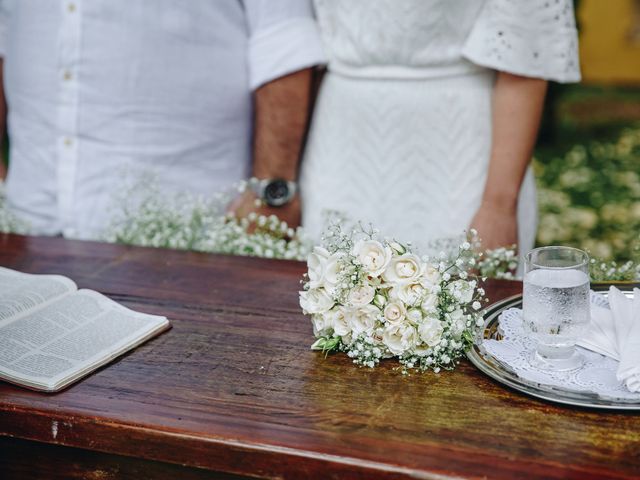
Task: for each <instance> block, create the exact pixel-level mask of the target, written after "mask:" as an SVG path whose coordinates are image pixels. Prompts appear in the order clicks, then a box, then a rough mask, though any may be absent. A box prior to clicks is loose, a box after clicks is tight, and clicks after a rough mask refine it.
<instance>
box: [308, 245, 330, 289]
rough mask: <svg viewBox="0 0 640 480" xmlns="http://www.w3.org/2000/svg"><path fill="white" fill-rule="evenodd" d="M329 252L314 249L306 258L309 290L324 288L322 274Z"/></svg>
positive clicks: (320, 248) (319, 248)
mask: <svg viewBox="0 0 640 480" xmlns="http://www.w3.org/2000/svg"><path fill="white" fill-rule="evenodd" d="M328 259H329V252H328V251H327V250H326V249H324V248H322V247H314V249H313V252H311V253H310V254H309V256H308V257H307V268H308V275H309V288H320V287H324V274H325V269H326V265H327V260H328Z"/></svg>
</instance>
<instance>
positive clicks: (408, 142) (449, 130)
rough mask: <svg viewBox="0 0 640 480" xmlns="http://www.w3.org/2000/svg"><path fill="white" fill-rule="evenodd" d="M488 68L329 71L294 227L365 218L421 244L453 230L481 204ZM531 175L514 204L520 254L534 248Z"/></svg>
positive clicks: (310, 228)
mask: <svg viewBox="0 0 640 480" xmlns="http://www.w3.org/2000/svg"><path fill="white" fill-rule="evenodd" d="M493 86H494V75H493V73H492V72H491V71H486V72H480V73H475V74H470V75H464V76H458V77H449V78H428V79H420V80H414V79H412V80H404V79H368V78H356V77H346V76H342V75H339V74H334V73H328V74H327V75H326V76H325V78H324V81H323V84H322V87H321V90H320V94H319V97H318V101H317V104H316V108H315V112H314V116H313V121H312V125H311V131H310V134H309V140H308V143H307V149H306V153H305V157H304V160H303V163H302V170H301V178H300V187H301V188H300V191H301V194H302V202H303V204H302V205H303V217H302V221H303V226H304V227H305V228H306V230H307V232H308V233H310V234H311V235H312V236H313V237H314V238H315V239H318V238H319V237H320V236H321V232H322V229H323V228H324V226H325V219H326V212H328V211H338V212H341V213H343V214H345V215H346V216H347V217H348V218H349V219H350V220H352V221H362V222H363V223H371V224H373V225H374V226H375V227H376V228H378V229H379V230H380V231H381V234H382V235H384V236H389V237H394V238H396V239H398V240H400V241H405V242H406V241H411V242H412V243H413V244H414V245H417V246H419V247H421V248H422V249H425V248H426V246H427V245H428V244H429V243H430V242H431V241H433V240H437V239H442V238H450V237H457V236H459V235H460V234H461V233H462V232H463V231H464V230H465V229H467V228H468V227H469V223H470V222H471V220H472V218H473V215H474V214H475V212H476V210H477V209H478V207H479V205H480V201H481V198H482V193H483V190H484V186H485V181H486V176H487V170H488V165H489V155H490V149H491V98H492V92H493ZM536 219H537V207H536V192H535V184H534V179H533V176H532V173H531V171H529V172H528V173H527V175H526V177H525V181H524V184H523V187H522V190H521V192H520V199H519V205H518V222H519V224H518V228H519V244H520V250H521V251H527V250H528V249H530V248H531V247H532V246H533V243H534V238H535V231H536Z"/></svg>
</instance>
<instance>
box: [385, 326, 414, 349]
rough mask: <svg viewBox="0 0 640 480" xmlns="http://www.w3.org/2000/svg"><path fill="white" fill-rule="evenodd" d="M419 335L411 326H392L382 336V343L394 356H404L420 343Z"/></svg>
mask: <svg viewBox="0 0 640 480" xmlns="http://www.w3.org/2000/svg"><path fill="white" fill-rule="evenodd" d="M418 339H419V338H418V334H417V333H416V329H415V328H414V327H413V326H411V325H390V326H388V327H387V328H385V330H384V333H383V334H382V343H384V344H385V345H386V347H387V348H388V349H389V351H390V352H391V353H393V354H394V355H402V354H403V353H404V352H406V351H408V350H411V349H413V348H414V347H415V346H416V345H417V343H418Z"/></svg>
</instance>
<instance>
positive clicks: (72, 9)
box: [67, 3, 76, 13]
mask: <svg viewBox="0 0 640 480" xmlns="http://www.w3.org/2000/svg"><path fill="white" fill-rule="evenodd" d="M67 10H68V11H69V13H73V12H75V11H76V4H75V3H70V4H68V5H67Z"/></svg>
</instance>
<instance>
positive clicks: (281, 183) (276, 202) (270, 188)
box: [264, 180, 290, 207]
mask: <svg viewBox="0 0 640 480" xmlns="http://www.w3.org/2000/svg"><path fill="white" fill-rule="evenodd" d="M289 196H290V195H289V185H288V184H287V182H286V181H285V180H272V181H271V182H269V184H268V185H267V186H266V187H265V189H264V201H265V202H266V204H267V205H269V206H271V207H280V206H282V205H284V204H285V203H287V202H288V201H289Z"/></svg>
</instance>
